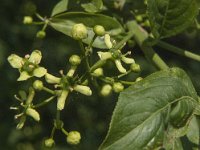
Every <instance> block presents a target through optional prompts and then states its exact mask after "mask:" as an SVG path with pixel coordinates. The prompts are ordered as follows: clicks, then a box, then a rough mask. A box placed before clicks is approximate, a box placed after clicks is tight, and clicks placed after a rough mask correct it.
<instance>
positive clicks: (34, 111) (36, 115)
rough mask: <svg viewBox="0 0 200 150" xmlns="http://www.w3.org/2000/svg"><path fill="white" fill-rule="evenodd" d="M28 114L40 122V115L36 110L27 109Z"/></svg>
mask: <svg viewBox="0 0 200 150" xmlns="http://www.w3.org/2000/svg"><path fill="white" fill-rule="evenodd" d="M26 114H27V115H28V116H30V117H32V118H33V119H34V120H35V121H40V114H39V113H38V112H37V111H36V110H35V109H32V108H27V109H26Z"/></svg>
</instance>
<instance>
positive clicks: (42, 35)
mask: <svg viewBox="0 0 200 150" xmlns="http://www.w3.org/2000/svg"><path fill="white" fill-rule="evenodd" d="M45 36H46V32H45V31H42V30H41V31H38V32H37V34H36V37H37V38H40V39H43V38H45Z"/></svg>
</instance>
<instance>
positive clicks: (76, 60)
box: [69, 55, 81, 66]
mask: <svg viewBox="0 0 200 150" xmlns="http://www.w3.org/2000/svg"><path fill="white" fill-rule="evenodd" d="M69 62H70V64H71V65H73V66H78V65H79V64H80V63H81V58H80V57H79V56H78V55H72V56H71V57H70V58H69Z"/></svg>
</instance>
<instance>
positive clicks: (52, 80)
mask: <svg viewBox="0 0 200 150" xmlns="http://www.w3.org/2000/svg"><path fill="white" fill-rule="evenodd" d="M45 80H46V81H47V83H50V84H58V83H60V80H61V79H60V78H58V77H55V76H53V75H51V74H49V73H46V74H45Z"/></svg>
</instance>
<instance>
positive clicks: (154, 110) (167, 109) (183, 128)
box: [8, 0, 200, 150]
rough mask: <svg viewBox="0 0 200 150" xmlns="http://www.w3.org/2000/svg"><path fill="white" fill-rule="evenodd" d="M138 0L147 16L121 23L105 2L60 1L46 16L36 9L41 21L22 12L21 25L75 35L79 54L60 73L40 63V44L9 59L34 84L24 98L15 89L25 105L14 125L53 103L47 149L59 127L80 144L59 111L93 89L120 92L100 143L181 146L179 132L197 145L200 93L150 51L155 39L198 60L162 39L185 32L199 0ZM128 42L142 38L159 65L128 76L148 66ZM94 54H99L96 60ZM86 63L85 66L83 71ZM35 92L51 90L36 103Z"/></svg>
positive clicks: (108, 146)
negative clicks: (74, 6)
mask: <svg viewBox="0 0 200 150" xmlns="http://www.w3.org/2000/svg"><path fill="white" fill-rule="evenodd" d="M141 2H142V3H143V7H144V8H145V10H147V15H146V14H145V15H141V14H140V13H137V14H135V16H134V17H131V18H130V19H129V20H127V21H126V18H124V20H122V21H121V22H119V20H118V19H117V18H113V17H110V16H108V15H103V14H104V11H106V9H108V8H106V2H105V4H104V3H103V1H102V0H92V2H91V3H84V4H82V5H81V6H82V8H83V9H84V10H85V12H72V11H68V9H67V8H68V3H69V1H68V0H61V1H60V2H59V3H58V4H57V5H56V6H55V7H54V9H53V11H52V15H51V17H49V18H47V17H42V16H40V15H39V14H36V16H37V17H38V19H40V21H34V19H33V18H32V17H31V16H25V17H24V21H23V23H24V24H27V25H30V24H43V28H42V30H40V31H38V32H37V34H36V37H38V38H45V36H46V32H45V30H46V28H47V26H51V27H52V28H53V29H55V30H56V31H58V32H61V33H63V34H65V35H67V36H70V37H71V38H73V39H74V40H75V41H76V42H77V44H79V46H80V50H81V51H82V53H81V54H77V53H74V54H73V55H72V56H70V58H69V61H68V62H67V65H68V67H69V70H68V71H64V69H63V70H60V71H59V74H60V76H55V75H54V74H53V73H51V72H49V71H48V66H47V67H45V66H41V65H39V64H40V62H41V61H42V52H41V51H40V50H34V51H33V52H32V53H31V54H30V55H29V54H27V55H25V57H22V56H18V54H11V55H10V56H9V57H8V62H9V63H10V65H11V66H12V67H13V68H15V69H18V71H19V74H20V75H19V78H18V79H17V81H23V82H26V81H27V80H30V79H32V80H31V83H32V84H31V86H30V87H29V90H28V91H26V92H25V93H26V94H25V95H27V96H25V97H23V96H21V95H16V96H15V98H16V99H17V100H18V101H19V102H20V103H19V105H18V106H16V107H11V109H17V110H19V112H20V113H19V114H16V115H15V119H17V120H19V122H18V124H17V129H21V128H23V127H24V126H25V123H26V121H27V120H26V119H27V117H30V118H32V119H33V120H35V121H36V122H39V121H40V119H42V114H40V113H39V111H40V110H39V109H40V107H42V106H46V105H48V104H50V103H51V102H53V101H56V102H55V109H56V117H55V119H54V122H53V123H52V126H53V127H52V131H51V134H50V136H49V138H47V139H46V140H45V141H44V144H45V146H46V147H53V146H54V145H55V144H56V139H55V132H56V131H57V130H60V131H61V132H62V133H63V134H64V135H65V136H66V141H67V143H68V144H71V145H77V144H79V143H80V142H81V133H79V132H78V131H68V130H67V129H65V125H64V123H63V121H62V118H61V117H60V114H61V113H62V111H63V110H64V109H66V107H67V101H68V100H69V98H68V96H69V95H70V94H71V93H73V92H78V93H80V94H83V95H86V96H91V95H92V94H94V92H93V91H99V93H100V95H101V96H103V97H106V96H109V95H110V94H111V92H112V91H113V92H114V93H116V94H119V99H118V102H117V104H116V107H115V110H114V112H113V115H112V119H111V123H110V128H109V131H108V134H107V136H106V138H105V140H104V142H103V143H102V144H101V146H100V147H99V149H102V150H117V149H119V150H122V149H127V150H133V149H134V150H141V149H167V150H168V149H169V150H170V149H174V150H179V149H180V150H181V149H183V146H182V144H181V137H184V136H185V137H187V138H188V139H189V141H190V142H191V143H193V144H194V145H195V146H194V147H193V148H195V147H196V148H197V147H198V146H199V141H200V138H199V134H200V132H199V130H200V128H199V127H200V126H199V124H198V119H199V118H198V116H199V115H200V101H199V97H198V95H197V92H196V91H195V89H194V87H193V84H192V82H191V80H190V78H189V77H188V76H187V74H186V72H185V71H184V70H182V69H180V68H170V67H169V66H168V65H167V63H166V62H165V61H164V60H163V59H162V58H161V57H160V56H159V55H158V54H157V53H156V52H155V51H154V49H153V46H154V45H158V46H160V47H162V48H165V49H167V50H169V51H172V52H175V53H177V54H181V55H184V56H185V57H189V58H191V59H194V60H197V61H200V56H199V55H197V54H193V53H192V52H189V51H185V50H182V49H179V48H177V47H175V46H172V45H170V44H168V43H165V42H163V41H162V39H163V38H169V37H171V36H174V35H176V34H179V33H181V32H183V31H184V30H185V29H186V28H187V27H189V26H190V25H191V24H192V23H193V22H194V20H195V18H196V17H197V15H198V7H197V6H198V5H197V2H196V0H181V1H180V0H175V1H173V2H172V1H169V0H167V1H156V0H148V1H141ZM114 4H115V5H114V6H115V7H116V8H117V9H122V8H123V6H124V5H125V1H115V3H114ZM100 12H101V13H100ZM136 12H137V11H136ZM180 12H181V13H180ZM182 13H183V14H182ZM147 31H149V32H147ZM128 42H135V43H137V45H138V46H139V47H140V49H141V50H142V52H143V53H144V54H145V56H146V58H147V60H149V62H150V63H152V64H154V65H155V66H156V67H157V68H158V69H159V70H161V71H158V72H155V73H153V74H151V75H149V76H147V77H138V78H132V80H131V81H129V80H123V79H122V78H123V77H125V76H127V75H130V74H131V73H136V74H137V73H139V72H141V71H143V68H141V66H140V64H139V63H137V61H135V59H134V58H133V57H132V55H131V51H127V50H126V45H127V43H128ZM69 44H70V43H69ZM133 47H134V46H133ZM96 56H98V59H97V60H96V59H94V58H95V57H96ZM108 63H111V64H112V67H113V68H116V72H115V74H114V75H112V76H111V75H109V73H108V70H106V69H104V68H105V66H106V65H107V64H108ZM81 68H84V70H85V71H84V72H80V71H79V69H81ZM49 87H50V88H49ZM38 92H46V93H48V95H50V96H49V97H48V98H47V99H46V100H43V101H42V102H40V103H37V102H35V96H36V94H37V93H38ZM193 127H195V128H193ZM196 130H198V131H196Z"/></svg>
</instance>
